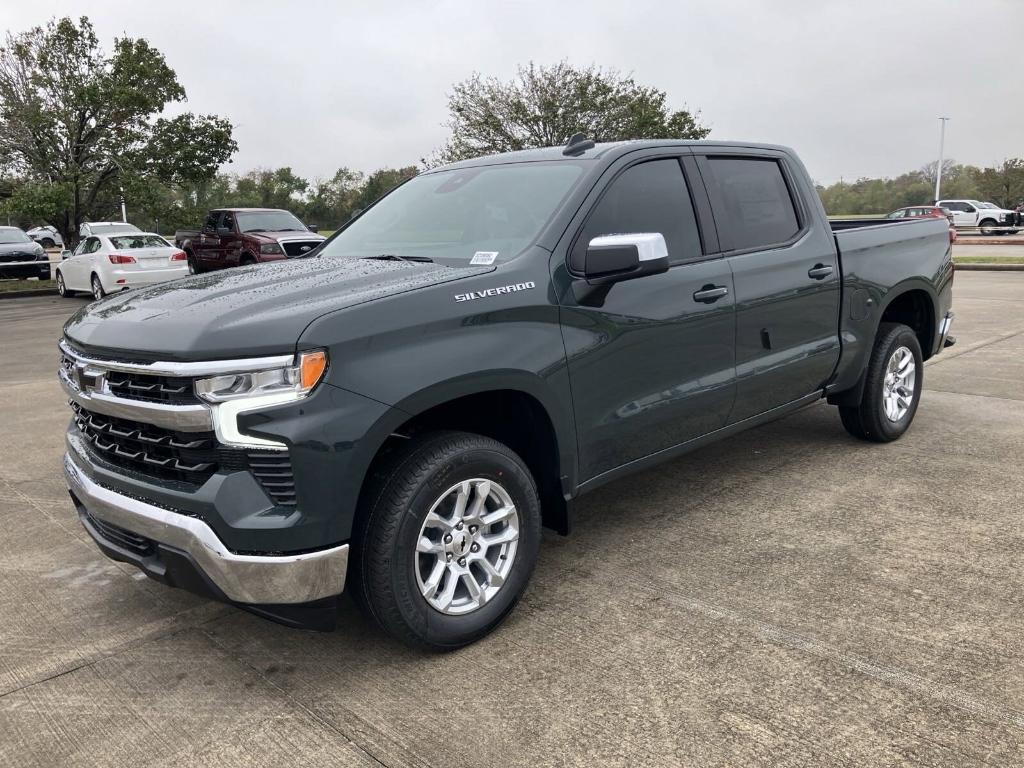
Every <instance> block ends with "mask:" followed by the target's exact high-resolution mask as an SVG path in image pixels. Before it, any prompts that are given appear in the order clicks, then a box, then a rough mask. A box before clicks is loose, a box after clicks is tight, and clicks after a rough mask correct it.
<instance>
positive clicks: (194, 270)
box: [185, 251, 199, 275]
mask: <svg viewBox="0 0 1024 768" xmlns="http://www.w3.org/2000/svg"><path fill="white" fill-rule="evenodd" d="M185 260H186V261H187V262H188V273H189V274H190V275H198V274H199V265H198V264H196V255H195V254H194V253H192V251H185Z"/></svg>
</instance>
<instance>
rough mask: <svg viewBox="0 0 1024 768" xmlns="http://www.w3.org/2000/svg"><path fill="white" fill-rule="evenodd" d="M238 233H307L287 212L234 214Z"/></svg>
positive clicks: (303, 226) (304, 227)
mask: <svg viewBox="0 0 1024 768" xmlns="http://www.w3.org/2000/svg"><path fill="white" fill-rule="evenodd" d="M235 218H236V219H237V220H238V231H239V232H308V231H309V230H308V229H307V228H306V226H305V225H304V224H303V223H302V222H301V221H299V220H298V219H297V218H295V217H294V216H292V215H291V214H290V213H288V211H253V212H251V213H241V212H239V213H236V214H235Z"/></svg>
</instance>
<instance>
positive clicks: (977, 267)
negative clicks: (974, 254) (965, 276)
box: [953, 259, 1024, 272]
mask: <svg viewBox="0 0 1024 768" xmlns="http://www.w3.org/2000/svg"><path fill="white" fill-rule="evenodd" d="M953 265H954V266H955V267H956V271H957V272H970V271H972V270H974V271H977V272H1024V264H957V263H956V259H953Z"/></svg>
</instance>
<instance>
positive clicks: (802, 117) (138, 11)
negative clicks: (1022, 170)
mask: <svg viewBox="0 0 1024 768" xmlns="http://www.w3.org/2000/svg"><path fill="white" fill-rule="evenodd" d="M82 14H85V15H88V16H89V17H90V18H91V19H92V21H93V23H94V25H95V26H96V28H97V31H98V33H99V35H100V37H101V39H102V40H103V41H104V44H105V45H106V46H107V47H108V48H109V45H110V42H111V41H112V40H113V38H114V37H115V36H124V35H128V36H132V37H145V38H147V39H149V40H150V42H151V43H153V44H154V45H155V46H156V47H157V48H159V49H160V50H161V51H163V53H164V54H165V55H166V57H167V60H168V62H169V63H170V65H171V66H172V67H173V68H174V69H175V70H176V71H177V73H178V77H179V79H180V81H181V83H182V85H183V86H184V87H185V90H186V91H187V93H188V96H189V102H188V105H187V107H186V108H187V109H189V110H192V111H196V112H201V113H216V114H220V115H223V116H226V117H228V118H229V119H230V120H231V121H232V123H233V124H234V125H235V137H236V139H237V140H238V144H239V151H238V153H237V154H236V155H235V158H234V162H233V164H232V165H231V166H229V170H233V171H237V172H244V171H247V170H250V169H252V168H254V167H258V166H267V167H277V166H283V165H290V166H291V167H292V168H293V169H294V170H295V171H296V172H297V173H299V174H300V175H303V176H305V177H307V178H315V177H326V176H330V175H332V174H333V172H334V170H335V169H336V168H338V167H340V166H349V167H351V168H355V169H358V170H362V171H371V170H373V169H375V168H377V167H380V166H383V165H391V166H400V165H408V164H413V163H416V162H417V161H418V160H419V159H420V158H421V157H424V156H425V155H428V154H429V153H430V152H431V150H433V149H434V148H435V147H437V146H439V145H441V144H442V143H443V142H444V140H445V137H446V130H445V129H444V128H443V127H442V125H441V124H442V123H443V122H444V120H445V118H446V102H447V100H446V94H447V92H448V91H449V89H450V87H451V85H452V83H454V82H456V81H458V80H462V79H464V78H466V77H467V76H469V75H470V73H472V72H473V71H474V70H477V71H479V72H481V73H483V74H485V75H495V76H497V77H500V78H503V79H506V78H509V77H511V76H512V75H513V74H514V72H515V68H516V65H517V64H520V63H526V62H528V61H529V60H531V59H532V60H534V61H535V62H538V63H553V62H556V61H558V60H560V59H566V60H568V61H569V62H570V63H572V64H577V65H587V64H591V63H596V64H600V65H602V66H606V67H613V68H617V69H619V70H621V71H623V72H628V73H631V74H632V75H633V76H634V77H635V78H636V79H637V80H638V81H639V82H641V83H644V84H648V85H652V86H655V87H657V88H660V89H662V90H664V91H666V92H667V93H668V96H669V102H670V104H672V106H673V107H675V108H681V107H683V106H686V107H688V108H690V109H694V110H697V109H699V110H700V112H701V117H702V121H703V122H704V123H705V124H706V125H708V126H710V127H711V129H712V133H711V137H712V138H717V139H746V140H752V141H767V142H775V143H781V144H787V145H790V146H792V147H794V148H795V149H796V150H797V151H798V152H799V153H800V154H801V156H802V157H803V159H804V161H805V163H806V164H807V166H808V169H809V170H810V172H811V175H812V176H813V177H814V178H815V179H816V180H818V181H821V182H832V181H836V180H838V179H839V178H840V177H843V178H845V179H847V180H851V179H855V178H857V177H860V176H877V175H896V174H899V173H901V172H903V171H906V170H910V169H914V168H918V167H920V166H923V165H925V164H926V163H928V162H931V161H933V160H934V159H935V158H936V156H937V154H938V141H939V121H938V119H937V118H938V116H939V115H948V116H949V117H951V118H952V121H951V122H950V123H949V127H948V131H947V141H946V156H947V157H953V158H955V159H956V160H958V161H960V162H967V163H973V164H977V165H991V164H993V163H997V162H1000V161H1002V160H1003V159H1004V158H1006V157H1019V156H1024V61H1022V59H1021V57H1020V53H1021V51H1022V50H1024V0H924V1H923V2H909V0H883V1H878V0H859V1H854V0H672V1H671V2H663V3H656V2H638V1H636V0H633V1H632V2H630V1H629V0H589V2H555V0H548V1H547V2H485V1H483V0H475V1H471V0H465V1H464V2H430V1H429V0H420V2H408V3H407V2H390V1H389V0H378V2H360V3H343V2H337V1H336V2H300V1H299V0H292V2H290V3H285V2H258V1H256V0H249V1H248V2H220V0H218V1H216V2H190V1H189V0H174V2H167V3H150V2H138V0H136V1H135V2H116V1H107V2H97V1H93V2H82V1H81V0H80V1H79V2H61V1H58V0H32V1H31V2H26V1H25V0H0V24H2V25H5V26H8V28H9V29H10V30H12V31H15V32H18V31H22V30H24V29H27V28H29V27H30V26H33V25H35V24H41V23H44V22H46V21H47V20H48V19H49V18H51V17H53V16H62V15H71V16H79V15H82Z"/></svg>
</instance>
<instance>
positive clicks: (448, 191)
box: [320, 161, 583, 265]
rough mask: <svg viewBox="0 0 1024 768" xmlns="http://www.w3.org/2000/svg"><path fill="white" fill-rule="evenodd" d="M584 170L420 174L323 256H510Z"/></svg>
mask: <svg viewBox="0 0 1024 768" xmlns="http://www.w3.org/2000/svg"><path fill="white" fill-rule="evenodd" d="M582 173H583V165H582V164H581V163H574V162H568V161H556V162H538V163H515V164H507V165H488V166H479V167H476V168H464V169H459V170H451V171H440V172H437V173H429V174H424V175H422V176H417V177H416V178H414V179H411V180H410V181H408V182H406V183H405V184H403V185H402V186H400V187H399V188H398V189H396V190H395V191H394V192H392V193H391V194H389V195H388V196H387V197H385V198H384V199H383V200H381V201H380V202H379V203H377V204H376V205H374V206H373V207H372V208H370V209H369V210H368V211H366V212H365V213H364V214H363V215H362V216H360V217H359V218H358V219H356V220H355V221H353V222H352V223H351V224H350V225H349V226H348V227H346V228H345V229H344V230H343V231H342V232H340V233H339V234H337V235H335V236H334V237H333V238H331V239H330V240H328V241H327V243H326V245H324V247H323V248H322V249H321V251H320V255H321V256H333V257H355V258H360V257H367V256H384V255H389V256H400V257H412V258H421V259H431V260H435V261H442V262H448V263H450V264H452V265H455V264H460V263H461V264H468V263H469V261H470V260H471V259H473V258H474V256H476V255H478V254H484V255H483V256H482V259H484V261H481V262H478V263H488V264H489V263H493V262H494V261H499V260H500V261H505V260H507V259H511V258H513V257H514V256H517V255H518V254H520V253H522V251H523V250H524V249H525V248H526V247H527V246H529V245H530V244H531V243H533V241H534V240H535V239H536V238H537V235H538V234H539V233H540V231H541V228H542V227H543V226H544V225H545V224H546V223H547V222H548V220H549V219H550V218H551V216H552V215H553V214H554V212H555V211H556V210H557V208H558V205H559V204H560V203H561V202H562V200H564V199H565V197H566V195H567V194H568V193H569V191H570V190H571V189H572V187H573V185H574V184H575V183H576V182H577V180H578V179H579V178H580V175H581V174H582Z"/></svg>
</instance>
